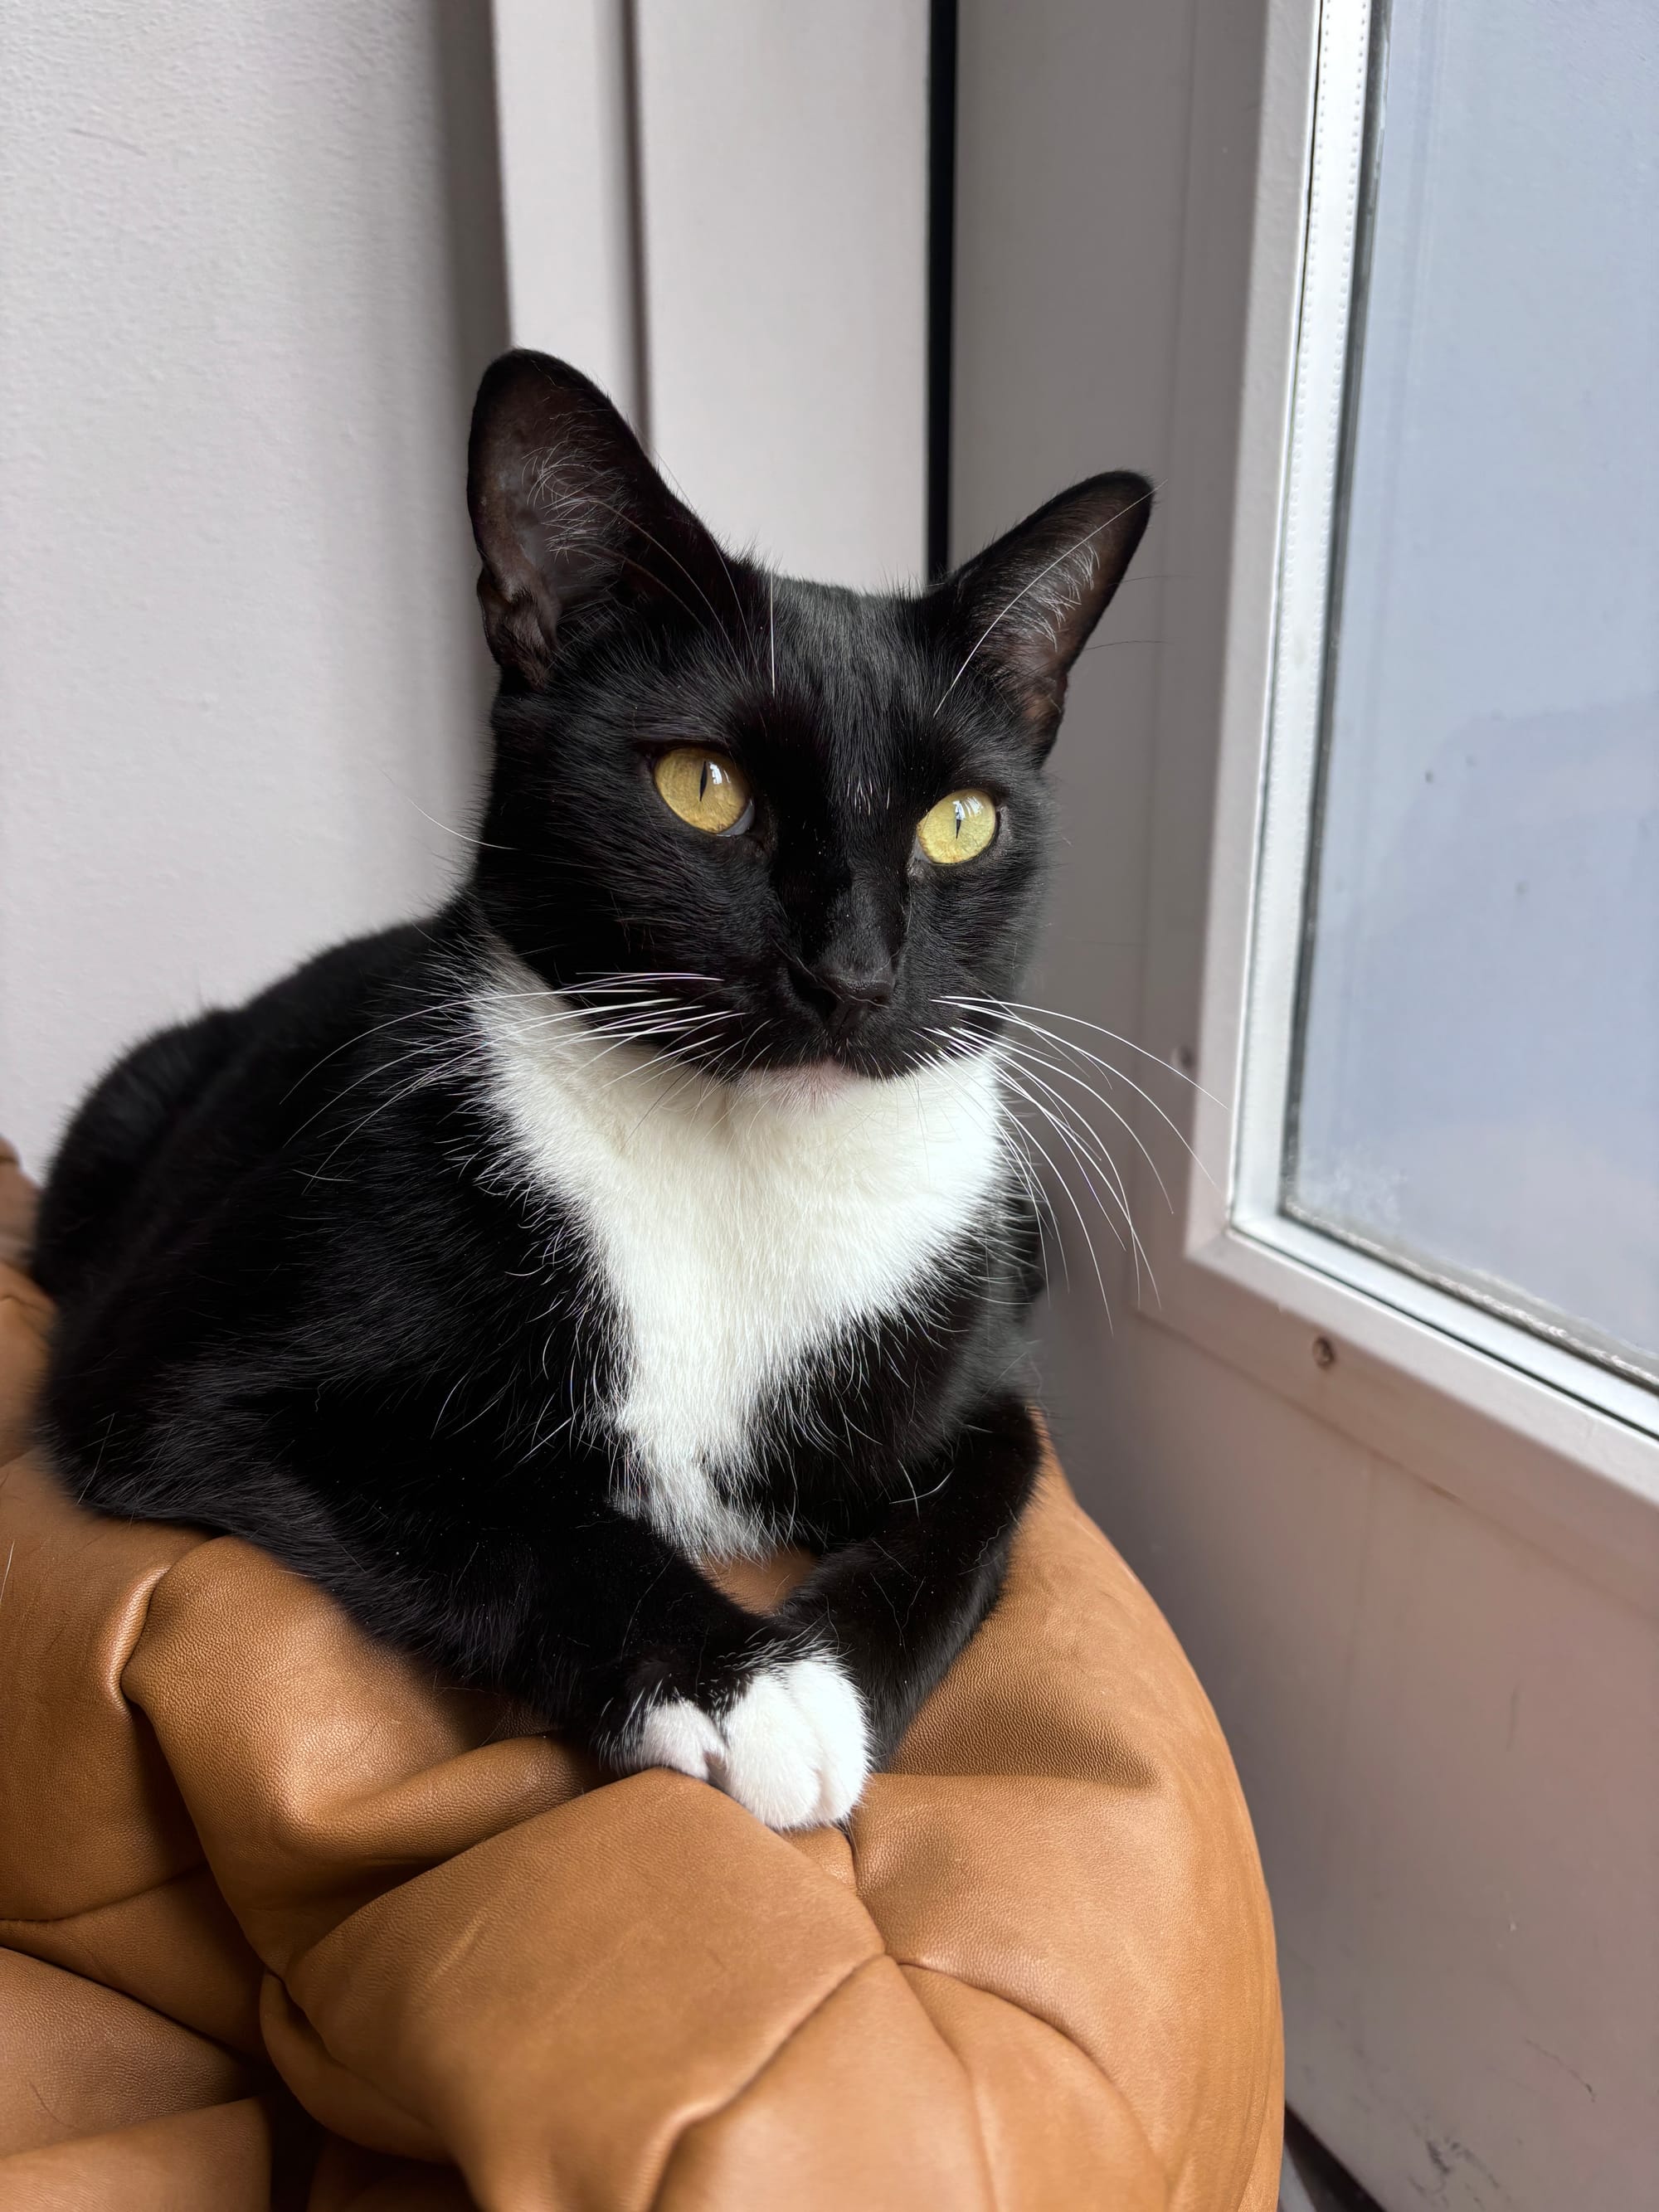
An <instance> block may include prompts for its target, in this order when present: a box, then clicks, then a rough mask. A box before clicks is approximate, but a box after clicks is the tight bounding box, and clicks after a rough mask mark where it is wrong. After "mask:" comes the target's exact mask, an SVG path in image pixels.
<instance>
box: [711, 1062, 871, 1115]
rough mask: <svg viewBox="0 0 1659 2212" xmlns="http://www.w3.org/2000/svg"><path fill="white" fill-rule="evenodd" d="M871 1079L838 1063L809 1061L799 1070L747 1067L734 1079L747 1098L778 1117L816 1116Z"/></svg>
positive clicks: (792, 1068)
mask: <svg viewBox="0 0 1659 2212" xmlns="http://www.w3.org/2000/svg"><path fill="white" fill-rule="evenodd" d="M871 1080H872V1079H871V1078H870V1077H869V1076H867V1075H860V1073H858V1071H857V1070H856V1069H855V1068H851V1067H847V1066H843V1065H842V1062H841V1061H840V1060H807V1061H805V1062H804V1063H803V1064H802V1065H801V1066H799V1067H751V1068H750V1069H749V1070H748V1072H747V1073H745V1074H743V1075H740V1076H739V1077H738V1083H737V1088H738V1090H739V1091H741V1092H743V1093H744V1096H745V1097H750V1098H753V1099H755V1100H756V1101H757V1102H758V1103H762V1104H764V1105H767V1106H770V1107H773V1108H775V1109H777V1110H778V1111H779V1112H780V1113H785V1114H789V1113H796V1114H816V1113H822V1112H823V1110H824V1109H825V1108H827V1107H830V1106H834V1105H836V1104H837V1103H839V1102H840V1101H841V1100H842V1099H843V1098H846V1097H848V1096H849V1095H850V1094H851V1093H852V1092H854V1091H862V1090H864V1089H865V1088H866V1087H867V1085H869V1083H870V1082H871Z"/></svg>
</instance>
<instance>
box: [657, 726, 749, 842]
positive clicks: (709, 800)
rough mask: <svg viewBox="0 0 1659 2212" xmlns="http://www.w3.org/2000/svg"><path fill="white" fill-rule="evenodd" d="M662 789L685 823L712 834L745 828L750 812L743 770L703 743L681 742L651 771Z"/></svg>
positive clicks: (722, 833) (666, 798)
mask: <svg viewBox="0 0 1659 2212" xmlns="http://www.w3.org/2000/svg"><path fill="white" fill-rule="evenodd" d="M651 773H652V775H653V779H654V780H655V782H656V786H657V788H658V790H659V792H660V793H662V795H663V798H664V799H665V802H666V804H667V805H670V806H671V807H672V808H673V810H674V811H675V813H676V814H678V816H679V817H680V820H681V821H682V822H689V823H690V824H691V827H692V828H693V829H706V830H707V831H708V834H709V836H711V837H719V836H724V835H725V833H726V831H727V830H729V829H742V828H744V825H745V823H746V821H747V818H748V816H749V813H750V798H749V785H748V782H747V781H746V780H745V778H744V773H743V770H742V769H740V768H738V767H737V766H736V765H735V763H732V762H731V761H729V760H727V759H726V757H725V756H724V755H723V754H720V753H711V752H708V751H705V750H704V749H703V747H702V746H701V745H677V746H676V747H675V748H674V750H673V751H672V752H671V753H665V754H664V755H663V756H662V757H661V759H660V760H659V762H658V763H657V765H656V767H655V768H654V769H653V770H652V771H651Z"/></svg>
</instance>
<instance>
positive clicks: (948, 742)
mask: <svg viewBox="0 0 1659 2212" xmlns="http://www.w3.org/2000/svg"><path fill="white" fill-rule="evenodd" d="M767 586H768V588H767V603H768V604H767V615H768V622H767V630H766V636H765V641H764V645H765V650H764V653H763V656H762V657H761V659H760V661H759V665H756V664H755V663H754V662H752V661H751V663H750V673H749V676H748V679H747V681H745V682H744V683H743V684H740V685H739V686H738V687H736V689H735V691H734V695H733V696H732V702H731V706H732V715H733V721H734V724H735V727H736V730H737V732H738V735H739V737H740V738H741V741H742V743H743V744H744V750H745V752H750V753H753V754H756V755H760V756H769V757H774V758H776V759H777V760H778V761H779V762H780V763H781V764H782V763H787V764H790V765H793V766H797V767H799V769H802V770H803V771H806V770H811V771H814V772H815V773H816V774H817V775H818V776H819V777H821V778H822V780H823V781H824V782H825V783H826V784H827V785H828V786H829V787H831V788H833V789H834V790H835V791H836V793H837V794H838V796H840V797H842V798H843V799H845V800H846V801H847V802H848V805H851V806H853V807H854V809H858V808H860V807H861V808H864V809H866V810H872V811H873V810H875V809H877V808H878V807H879V806H880V805H883V804H884V803H885V802H886V800H888V799H890V798H891V797H893V796H896V795H897V793H898V791H899V790H901V789H902V790H905V791H906V792H907V793H908V787H909V786H910V785H911V784H912V783H913V782H914V781H915V779H916V777H917V776H918V775H920V776H921V778H922V779H923V780H926V779H927V777H928V776H930V775H933V773H935V772H936V771H937V770H938V769H939V768H940V767H941V766H945V765H949V764H951V763H954V762H956V761H957V760H958V759H959V758H960V757H962V756H963V750H964V732H963V721H962V718H961V717H960V716H959V715H957V714H955V713H953V712H951V711H950V708H951V702H949V701H948V700H947V699H946V698H945V690H946V687H947V686H948V684H949V681H950V671H949V669H948V668H947V667H946V666H945V658H946V656H945V655H944V654H943V653H941V651H940V649H939V645H938V643H937V642H936V641H934V640H933V637H932V636H931V635H930V634H929V632H928V630H927V627H926V625H925V624H924V623H922V622H921V620H919V618H918V614H917V609H916V606H915V603H914V602H913V601H909V600H907V599H902V598H899V597H893V598H884V597H881V596H878V595H876V594H866V593H860V592H852V591H847V590H842V589H840V588H838V587H836V586H830V585H818V584H808V583H799V582H795V581H793V580H786V579H782V578H779V579H776V580H771V579H768V580H767Z"/></svg>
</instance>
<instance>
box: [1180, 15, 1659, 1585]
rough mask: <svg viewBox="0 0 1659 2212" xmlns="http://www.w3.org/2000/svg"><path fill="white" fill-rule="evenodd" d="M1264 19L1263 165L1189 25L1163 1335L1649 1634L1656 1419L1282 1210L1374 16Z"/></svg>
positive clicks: (1223, 74) (1657, 1550)
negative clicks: (1178, 1119)
mask: <svg viewBox="0 0 1659 2212" xmlns="http://www.w3.org/2000/svg"><path fill="white" fill-rule="evenodd" d="M1265 12H1266V27H1267V45H1266V67H1265V70H1264V71H1263V72H1262V74H1261V83H1262V92H1263V103H1262V110H1261V125H1260V135H1259V137H1258V138H1257V140H1256V141H1255V143H1254V144H1253V145H1250V146H1241V145H1239V143H1237V141H1238V138H1239V136H1240V133H1239V131H1238V118H1237V100H1236V91H1234V92H1233V93H1232V94H1231V97H1230V88H1236V86H1237V82H1238V75H1237V70H1238V60H1239V57H1238V53H1237V52H1236V51H1235V50H1234V49H1235V44H1236V42H1237V40H1241V39H1251V38H1256V37H1259V36H1260V34H1261V33H1260V25H1261V18H1260V17H1257V18H1255V21H1254V22H1251V21H1249V20H1246V21H1243V22H1236V23H1230V22H1229V21H1228V15H1229V11H1228V10H1225V9H1210V8H1206V9H1200V17H1199V43H1198V48H1197V52H1196V54H1195V64H1194V100H1195V108H1194V165H1193V173H1192V177H1191V179H1190V191H1189V202H1188V237H1187V250H1186V253H1185V260H1184V266H1185V272H1186V273H1185V276H1184V295H1183V301H1182V335H1181V341H1180V343H1179V346H1178V349H1177V359H1178V361H1179V362H1181V364H1182V368H1181V374H1180V381H1179V384H1178V386H1177V390H1176V396H1175V403H1174V405H1175V415H1174V435H1173V438H1172V447H1171V450H1172V456H1173V461H1172V467H1171V470H1170V485H1169V489H1168V492H1167V495H1166V502H1165V503H1166V508H1167V512H1168V518H1169V528H1170V547H1171V552H1170V568H1171V569H1172V570H1173V571H1174V572H1175V577H1176V581H1175V585H1174V587H1173V588H1172V590H1171V592H1170V599H1169V600H1168V603H1167V615H1166V632H1165V645H1166V652H1165V656H1164V669H1165V674H1164V689H1163V692H1162V694H1161V697H1160V704H1159V715H1158V790H1157V795H1156V799H1155V811H1154V852H1153V865H1152V878H1153V882H1154V884H1155V886H1157V887H1158V888H1157V890H1155V894H1154V908H1153V912H1152V915H1151V917H1150V924H1149V941H1148V960H1147V988H1146V1030H1145V1031H1144V1032H1143V1033H1144V1034H1146V1036H1147V1037H1148V1040H1149V1042H1157V1043H1158V1045H1159V1046H1160V1048H1162V1049H1164V1050H1167V1051H1168V1052H1169V1054H1170V1057H1171V1059H1172V1060H1175V1061H1176V1064H1177V1065H1180V1066H1183V1067H1185V1068H1187V1069H1188V1070H1189V1071H1191V1072H1192V1073H1194V1076H1195V1079H1196V1081H1197V1082H1198V1084H1200V1085H1201V1086H1203V1090H1202V1091H1200V1092H1197V1093H1194V1097H1193V1098H1192V1100H1191V1102H1190V1103H1189V1106H1188V1127H1187V1130H1186V1133H1187V1134H1188V1137H1189V1139H1190V1141H1191V1144H1192V1146H1193V1149H1194V1152H1195V1153H1196V1154H1197V1155H1198V1157H1199V1158H1201V1159H1202V1160H1203V1161H1205V1162H1206V1164H1210V1166H1211V1167H1212V1170H1214V1169H1215V1166H1216V1164H1217V1163H1219V1162H1223V1161H1225V1162H1226V1163H1227V1171H1226V1174H1225V1177H1224V1176H1220V1175H1219V1173H1218V1174H1217V1181H1216V1182H1213V1183H1212V1182H1210V1181H1208V1180H1206V1177H1205V1176H1204V1175H1203V1174H1201V1173H1199V1172H1195V1171H1194V1169H1193V1168H1192V1167H1191V1166H1190V1165H1188V1166H1187V1167H1186V1168H1185V1169H1184V1170H1183V1171H1182V1174H1181V1176H1180V1177H1179V1179H1178V1181H1171V1182H1170V1192H1171V1196H1172V1198H1173V1200H1174V1206H1173V1211H1172V1212H1164V1211H1163V1209H1162V1200H1161V1199H1160V1198H1159V1196H1158V1192H1157V1191H1156V1189H1153V1190H1152V1191H1150V1192H1144V1193H1143V1194H1142V1203H1141V1204H1140V1206H1139V1208H1138V1212H1139V1219H1140V1220H1141V1222H1142V1223H1143V1224H1144V1225H1149V1231H1148V1233H1147V1235H1146V1242H1147V1244H1148V1248H1149V1255H1150V1258H1151V1261H1152V1268H1153V1270H1154V1272H1155V1274H1156V1278H1157V1282H1158V1297H1157V1298H1156V1299H1153V1298H1152V1297H1148V1298H1147V1299H1146V1300H1145V1301H1144V1303H1143V1310H1144V1311H1146V1312H1147V1313H1148V1314H1149V1316H1150V1317H1151V1318H1152V1319H1154V1320H1155V1321H1158V1322H1163V1323H1164V1325H1166V1326H1168V1327H1170V1328H1174V1329H1176V1330H1178V1331H1180V1332H1182V1333H1183V1334H1187V1335H1188V1336H1190V1337H1191V1338H1193V1339H1194V1340H1196V1341H1198V1342H1200V1343H1201V1344H1202V1345H1204V1346H1206V1348H1207V1349H1209V1350H1210V1351H1212V1352H1216V1353H1218V1354H1219V1355H1220V1356H1221V1357H1223V1358H1225V1359H1227V1360H1228V1361H1229V1362H1230V1363H1231V1364H1233V1365H1235V1366H1237V1367H1239V1368H1242V1369H1243V1370H1246V1371H1248V1372H1249V1373H1250V1374H1251V1375H1252V1376H1255V1378H1256V1379H1257V1380H1259V1381H1261V1382H1262V1383H1266V1384H1267V1385H1268V1387H1270V1388H1272V1389H1275V1390H1276V1391H1278V1392H1279V1393H1280V1394H1281V1395H1284V1396H1285V1397H1286V1398H1288V1399H1290V1400H1291V1401H1294V1402H1295V1403H1297V1404H1298V1405H1301V1406H1303V1407H1306V1408H1307V1409H1308V1410H1310V1411H1311V1412H1313V1413H1316V1414H1317V1415H1318V1416H1319V1418H1321V1419H1323V1420H1325V1421H1327V1422H1329V1423H1330V1424H1332V1425H1334V1426H1335V1427H1336V1428H1338V1429H1340V1430H1341V1431H1344V1432H1346V1434H1348V1435H1349V1436H1351V1437H1354V1438H1356V1439H1357V1440H1358V1441H1359V1442H1360V1443H1364V1445H1366V1446H1368V1447H1370V1449H1375V1450H1376V1451H1378V1452H1380V1453H1382V1454H1383V1455H1384V1456H1386V1457H1388V1458H1389V1459H1391V1460H1394V1461H1395V1462H1399V1463H1401V1464H1403V1465H1406V1466H1408V1467H1410V1468H1413V1470H1414V1471H1415V1472H1416V1473H1417V1474H1420V1475H1421V1476H1422V1477H1423V1478H1424V1479H1425V1480H1428V1481H1429V1482H1431V1484H1433V1485H1435V1486H1437V1487H1440V1488H1443V1489H1444V1490H1446V1491H1447V1492H1449V1493H1451V1494H1452V1495H1454V1496H1455V1497H1458V1498H1462V1499H1463V1500H1464V1501H1465V1502H1466V1503H1468V1504H1471V1505H1473V1506H1474V1507H1475V1508H1476V1509H1477V1510H1480V1511H1482V1512H1484V1513H1486V1514H1487V1515H1489V1516H1492V1517H1493V1518H1495V1519H1497V1520H1498V1521H1500V1522H1503V1523H1504V1524H1505V1525H1506V1526H1509V1527H1510V1528H1514V1529H1515V1530H1516V1531H1517V1532H1518V1533H1520V1534H1522V1535H1524V1536H1526V1537H1527V1538H1528V1539H1529V1540H1530V1541H1533V1542H1534V1543H1537V1544H1539V1545H1541V1546H1542V1547H1544V1548H1546V1549H1547V1550H1548V1551H1549V1552H1550V1553H1552V1554H1553V1555H1554V1556H1556V1557H1558V1558H1559V1559H1563V1560H1564V1561H1565V1563H1567V1564H1569V1565H1572V1566H1573V1567H1574V1568H1575V1569H1576V1570H1577V1571H1578V1572H1580V1573H1582V1574H1583V1575H1585V1576H1587V1577H1589V1578H1590V1579H1592V1580H1594V1581H1595V1582H1596V1583H1599V1584H1600V1585H1601V1586H1602V1587H1604V1588H1606V1589H1609V1590H1611V1591H1613V1593H1614V1594H1616V1595H1620V1597H1622V1598H1624V1599H1625V1600H1626V1601H1629V1602H1631V1603H1633V1604H1635V1605H1637V1606H1638V1607H1641V1608H1642V1609H1643V1610H1644V1611H1649V1612H1655V1611H1659V1396H1656V1395H1655V1394H1654V1393H1653V1392H1651V1391H1650V1390H1647V1389H1644V1388H1643V1387H1642V1386H1641V1385H1640V1384H1638V1383H1633V1382H1629V1381H1626V1379H1625V1378H1623V1377H1622V1376H1618V1375H1615V1374H1613V1373H1612V1372H1610V1371H1609V1370H1607V1369H1605V1368H1603V1367H1601V1365H1599V1364H1596V1363H1595V1362H1594V1361H1592V1360H1589V1359H1588V1358H1581V1357H1579V1356H1578V1355H1577V1353H1575V1352H1573V1351H1571V1349H1570V1348H1568V1347H1567V1346H1565V1345H1561V1344H1557V1343H1554V1342H1551V1341H1548V1340H1546V1339H1544V1338H1542V1337H1541V1336H1540V1335H1538V1334H1534V1333H1533V1332H1532V1331H1530V1330H1528V1329H1524V1328H1519V1327H1517V1326H1516V1325H1515V1324H1514V1323H1512V1322H1508V1321H1506V1320H1504V1319H1503V1318H1502V1317H1500V1316H1498V1315H1497V1314H1495V1313H1492V1312H1490V1311H1488V1310H1483V1309H1482V1308H1480V1307H1478V1306H1475V1305H1474V1304H1469V1303H1468V1302H1467V1301H1465V1300H1464V1299H1462V1298H1460V1297H1455V1296H1452V1295H1450V1294H1449V1293H1448V1292H1447V1291H1443V1290H1441V1289H1438V1288H1437V1287H1436V1286H1435V1285H1432V1284H1431V1283H1428V1282H1425V1281H1423V1280H1421V1279H1419V1278H1417V1277H1416V1276H1413V1275H1412V1274H1410V1273H1407V1272H1406V1271H1405V1270H1404V1269H1402V1268H1397V1267H1392V1266H1390V1265H1389V1263H1388V1262H1387V1261H1384V1260H1382V1259H1379V1258H1375V1257H1372V1256H1370V1255H1368V1254H1366V1253H1364V1252H1363V1251H1361V1250H1358V1249H1356V1248H1355V1247H1353V1246H1352V1245H1351V1244H1348V1243H1344V1242H1343V1241H1341V1240H1340V1239H1339V1238H1337V1237H1331V1236H1327V1235H1324V1234H1322V1233H1321V1232H1320V1231H1317V1230H1316V1229H1314V1228H1311V1227H1310V1226H1307V1225H1304V1224H1302V1223H1300V1222H1297V1221H1295V1220H1292V1219H1291V1218H1288V1217H1287V1216H1286V1215H1285V1214H1284V1213H1282V1212H1280V1210H1279V1190H1280V1178H1281V1172H1282V1170H1281V1163H1282V1160H1283V1158H1284V1139H1285V1117H1286V1109H1287V1103H1288V1099H1289V1094H1290V1085H1291V1055H1292V1048H1293V1023H1294V1012H1295V1003H1296V991H1297V966H1298V963H1299V960H1300V957H1301V945H1302V926H1303V911H1304V894H1305V886H1306V883H1307V878H1308V862H1309V857H1310V836H1311V831H1312V821H1313V802H1314V792H1315V777H1316V766H1317V758H1318V746H1319V730H1320V713H1321V687H1322V682H1323V678H1324V672H1325V659H1326V654H1325V625H1326V616H1327V607H1328V574H1329V564H1330V557H1331V536H1332V523H1333V511H1334V489H1335V484H1336V479H1337V470H1338V465H1339V460H1340V441H1341V436H1342V432H1343V409H1342V396H1343V378H1344V374H1345V372H1346V361H1347V350H1348V349H1347V338H1348V314H1349V305H1350V299H1351V295H1352V259H1353V252H1354V246H1355V240H1356V228H1357V217H1358V213H1359V206H1360V197H1361V184H1362V163H1363V159H1364V117H1365V97H1364V93H1365V78H1366V70H1367V62H1368V52H1369V47H1370V27H1371V15H1372V10H1371V8H1370V4H1369V0H1322V4H1321V0H1266V9H1265ZM1237 14H1238V15H1242V16H1243V17H1244V18H1246V19H1249V17H1251V16H1252V15H1254V11H1253V10H1249V9H1245V10H1241V11H1237ZM1230 131H1231V135H1232V141H1233V143H1229V133H1230ZM1241 185H1245V186H1248V187H1249V194H1248V197H1247V196H1246V195H1245V194H1243V193H1242V192H1241V189H1240V188H1241ZM1241 207H1243V208H1247V209H1248V221H1249V230H1250V236H1249V250H1248V252H1241V251H1240V250H1239V243H1240V242H1239V240H1238V239H1237V227H1238V225H1239V223H1240V222H1241V221H1242V220H1244V219H1245V218H1244V217H1243V216H1242V215H1241V212H1240V210H1241ZM1241 372H1242V373H1241ZM1241 394H1242V398H1241ZM1217 543H1226V544H1228V545H1229V547H1230V555H1229V557H1228V559H1227V560H1226V561H1225V562H1218V561H1216V560H1214V559H1213V557H1210V558H1206V557H1205V556H1204V551H1203V550H1202V549H1205V548H1207V547H1212V546H1214V545H1215V544H1217ZM1217 641H1218V642H1217ZM1205 1092H1207V1093H1209V1094H1212V1095H1211V1096H1209V1097H1206V1096H1205V1095H1204V1093H1205ZM1225 1101H1237V1112H1236V1114H1234V1113H1232V1112H1231V1111H1230V1110H1229V1109H1228V1108H1227V1107H1226V1106H1225V1104H1224V1103H1221V1102H1225ZM1223 1181H1225V1183H1226V1186H1227V1188H1225V1190H1224V1189H1222V1188H1218V1184H1219V1183H1220V1182H1223Z"/></svg>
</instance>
